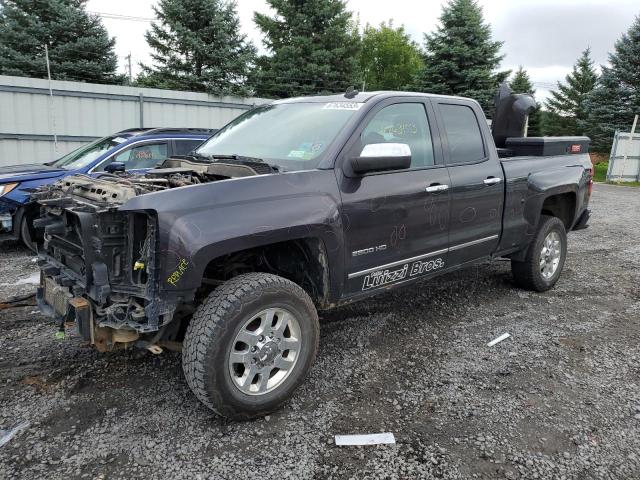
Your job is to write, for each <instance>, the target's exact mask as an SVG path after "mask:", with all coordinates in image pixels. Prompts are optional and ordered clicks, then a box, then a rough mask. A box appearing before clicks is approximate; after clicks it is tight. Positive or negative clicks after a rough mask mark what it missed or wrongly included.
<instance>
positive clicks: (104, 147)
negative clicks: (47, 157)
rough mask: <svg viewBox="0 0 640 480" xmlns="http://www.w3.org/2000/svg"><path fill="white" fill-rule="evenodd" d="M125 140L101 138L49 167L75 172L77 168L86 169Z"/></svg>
mask: <svg viewBox="0 0 640 480" xmlns="http://www.w3.org/2000/svg"><path fill="white" fill-rule="evenodd" d="M126 140H127V139H126V138H122V137H105V138H101V139H100V140H96V141H95V142H93V143H90V144H89V145H85V146H83V147H80V148H77V149H76V150H74V151H73V152H71V153H68V154H66V155H65V156H64V157H62V158H59V159H58V160H56V161H55V162H53V163H52V164H51V166H52V167H58V168H65V169H67V170H76V169H78V168H82V167H86V166H87V165H89V164H90V163H91V162H93V161H94V160H95V159H96V158H98V157H99V156H101V155H102V154H104V153H106V152H108V151H109V150H111V149H112V148H113V147H115V146H116V145H119V144H121V143H122V142H124V141H126Z"/></svg>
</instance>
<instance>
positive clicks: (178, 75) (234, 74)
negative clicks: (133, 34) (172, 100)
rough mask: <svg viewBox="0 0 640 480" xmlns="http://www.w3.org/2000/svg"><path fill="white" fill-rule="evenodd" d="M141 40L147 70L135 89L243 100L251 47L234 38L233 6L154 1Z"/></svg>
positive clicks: (220, 1) (201, 0)
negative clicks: (149, 63)
mask: <svg viewBox="0 0 640 480" xmlns="http://www.w3.org/2000/svg"><path fill="white" fill-rule="evenodd" d="M153 9H154V11H155V14H156V17H157V19H158V20H157V21H156V22H154V23H152V24H151V29H150V30H149V31H148V32H147V33H146V35H145V38H146V40H147V43H148V44H149V46H150V47H151V48H152V49H153V53H152V54H151V58H152V59H153V66H146V65H143V66H142V68H143V71H142V74H141V75H140V77H138V79H137V83H138V85H143V86H150V87H159V88H170V89H178V90H192V91H200V92H209V93H212V94H214V95H242V96H244V95H249V94H251V93H252V92H251V90H250V89H249V88H248V87H247V85H246V81H247V77H248V74H249V71H250V68H251V67H252V64H253V62H254V60H255V47H254V46H253V45H251V44H250V43H248V42H247V40H246V35H243V34H241V33H240V20H239V19H238V14H237V12H236V3H235V2H234V1H227V0H160V1H159V2H158V6H157V7H155V6H154V7H153Z"/></svg>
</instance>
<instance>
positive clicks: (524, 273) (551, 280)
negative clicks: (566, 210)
mask: <svg viewBox="0 0 640 480" xmlns="http://www.w3.org/2000/svg"><path fill="white" fill-rule="evenodd" d="M566 256H567V232H566V230H565V228H564V223H562V221H561V220H560V219H559V218H557V217H550V216H548V215H542V216H540V222H539V224H538V230H537V231H536V234H535V236H534V238H533V240H532V241H531V243H530V244H529V247H528V249H527V254H526V256H525V259H524V261H516V260H512V261H511V271H512V272H513V278H514V281H515V283H516V285H518V286H519V287H522V288H526V289H527V290H534V291H536V292H544V291H546V290H549V289H550V288H552V287H553V286H554V285H555V284H556V282H557V281H558V279H559V278H560V274H561V273H562V268H563V267H564V261H565V258H566Z"/></svg>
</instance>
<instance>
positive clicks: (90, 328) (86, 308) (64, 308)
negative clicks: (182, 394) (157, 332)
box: [36, 277, 140, 352]
mask: <svg viewBox="0 0 640 480" xmlns="http://www.w3.org/2000/svg"><path fill="white" fill-rule="evenodd" d="M36 300H37V303H38V308H39V309H40V311H41V312H42V313H43V314H45V315H47V316H49V317H52V318H54V319H56V320H57V321H59V322H60V324H61V325H62V326H64V325H65V324H68V323H75V327H76V330H77V333H78V334H79V335H80V336H81V337H82V338H83V339H84V340H86V341H88V342H90V343H91V345H93V346H94V347H95V348H96V350H98V351H100V352H108V351H111V350H113V349H114V348H127V347H129V346H132V345H133V344H134V343H135V342H136V341H137V340H138V339H139V337H140V335H139V333H138V332H136V331H135V330H128V329H113V328H110V327H99V326H97V325H96V324H95V321H94V318H93V307H92V305H91V303H90V302H89V300H87V299H86V298H84V297H74V296H73V295H72V294H71V293H70V291H69V288H67V287H64V286H61V285H58V284H57V283H56V282H55V280H54V279H53V278H51V277H44V281H43V282H41V286H40V287H39V288H38V290H37V292H36Z"/></svg>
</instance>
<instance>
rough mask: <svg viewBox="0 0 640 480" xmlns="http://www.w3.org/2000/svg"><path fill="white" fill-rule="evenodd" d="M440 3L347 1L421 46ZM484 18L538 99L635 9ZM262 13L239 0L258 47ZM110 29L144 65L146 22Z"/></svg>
mask: <svg viewBox="0 0 640 480" xmlns="http://www.w3.org/2000/svg"><path fill="white" fill-rule="evenodd" d="M154 3H155V1H154V0H135V1H131V0H89V1H88V2H87V9H88V10H89V11H90V12H94V13H96V12H98V13H104V14H114V15H121V16H122V15H126V16H133V17H143V18H153V10H152V8H151V5H152V4H154ZM444 3H445V1H444V0H394V1H393V2H388V1H386V0H385V1H382V0H348V6H349V8H350V10H351V11H353V12H354V13H355V14H357V15H359V17H360V22H361V24H362V25H364V24H366V23H371V24H379V23H380V22H382V21H386V20H389V19H392V20H393V22H394V24H395V25H404V26H405V28H406V30H407V32H408V33H409V34H410V35H411V36H412V37H413V39H414V40H415V41H416V42H418V43H419V44H422V39H423V36H422V34H423V32H429V31H432V30H433V29H434V28H435V27H436V25H437V21H438V17H439V15H440V12H441V5H442V4H444ZM479 3H480V4H481V5H482V7H483V9H484V15H485V20H486V21H488V22H489V23H490V24H491V25H492V28H493V34H494V37H495V39H497V40H502V41H504V42H505V43H504V46H503V53H504V54H506V57H505V59H504V61H503V65H502V67H503V68H504V69H513V70H515V69H516V68H517V66H518V65H520V64H522V65H523V66H524V67H525V68H526V69H527V71H528V72H529V74H530V76H531V79H532V81H533V82H534V84H535V87H536V89H537V91H538V94H539V98H544V97H545V96H546V95H547V94H548V89H549V87H553V86H554V85H555V82H556V81H558V80H562V79H563V78H564V76H565V75H566V74H567V73H568V72H569V71H570V70H571V65H572V64H573V62H574V61H575V59H576V58H577V57H578V56H579V55H580V53H581V52H582V50H584V49H585V48H586V47H587V46H590V47H591V50H592V55H593V58H594V60H595V61H596V64H598V65H599V64H602V63H606V62H607V52H609V51H611V50H612V48H613V44H614V42H615V40H616V39H617V38H618V37H619V36H620V34H621V33H622V32H623V31H625V30H627V29H628V28H629V26H630V25H631V23H632V22H633V18H634V15H637V14H640V8H639V7H640V5H638V2H637V0H609V1H606V0H479ZM254 11H259V12H268V11H269V8H268V6H267V3H266V2H265V0H238V13H239V15H240V20H241V24H242V30H243V32H244V33H246V34H247V35H248V37H249V39H251V40H252V41H253V42H254V44H255V45H256V46H257V47H258V48H261V42H260V40H261V38H260V33H259V32H258V31H257V29H256V26H255V24H254V23H253V12H254ZM103 21H104V24H105V26H106V27H107V29H108V30H109V34H110V35H112V36H115V37H116V42H117V43H116V52H117V54H118V57H119V60H120V69H121V70H122V71H124V69H125V67H124V64H125V59H124V57H125V56H126V55H128V54H129V52H131V56H132V59H133V63H134V66H133V72H134V74H135V73H136V72H137V71H138V67H137V64H138V62H149V48H148V47H147V44H146V42H145V40H144V32H145V31H146V30H147V29H148V27H149V23H148V22H147V21H144V20H143V21H139V20H138V21H134V20H125V19H122V18H119V19H113V18H107V17H103Z"/></svg>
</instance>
